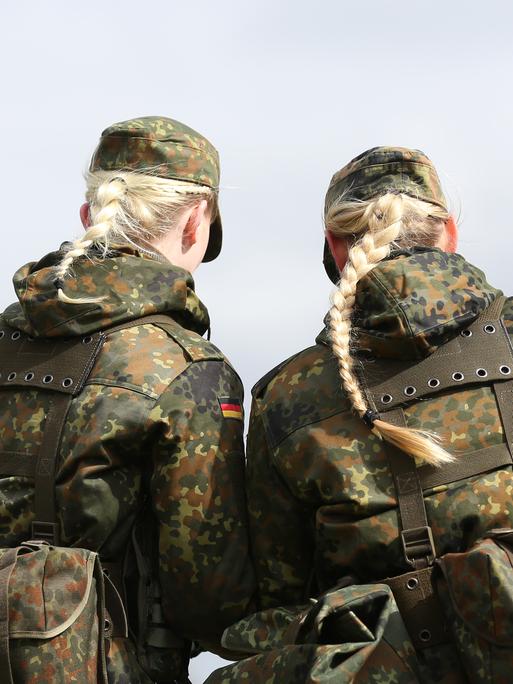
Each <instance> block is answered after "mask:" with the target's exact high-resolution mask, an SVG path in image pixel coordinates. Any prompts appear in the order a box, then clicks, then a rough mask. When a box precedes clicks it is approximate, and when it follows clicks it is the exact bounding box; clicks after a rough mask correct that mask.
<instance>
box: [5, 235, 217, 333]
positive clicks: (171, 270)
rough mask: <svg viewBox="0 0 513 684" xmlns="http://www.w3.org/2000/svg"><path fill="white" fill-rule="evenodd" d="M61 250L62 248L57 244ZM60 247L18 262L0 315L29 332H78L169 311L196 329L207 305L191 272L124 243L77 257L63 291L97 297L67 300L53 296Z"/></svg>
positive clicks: (204, 324)
mask: <svg viewBox="0 0 513 684" xmlns="http://www.w3.org/2000/svg"><path fill="white" fill-rule="evenodd" d="M61 250H62V248H61ZM62 257H63V252H62V251H59V252H52V253H51V254H48V255H47V256H45V257H44V258H43V259H41V260H40V261H39V262H32V263H28V264H26V265H25V266H22V267H21V268H20V269H18V271H16V273H15V274H14V277H13V283H14V289H15V290H16V294H17V296H18V302H16V303H15V304H12V305H11V306H9V307H8V308H7V309H6V311H5V312H4V314H3V315H4V319H5V321H6V322H7V323H8V324H9V325H11V326H13V327H15V328H18V329H20V330H23V331H24V332H26V333H27V334H29V335H32V336H33V337H66V336H70V335H84V334H88V333H92V332H95V331H97V330H101V329H103V328H107V327H110V326H112V325H116V324H118V323H123V322H125V321H130V320H133V319H135V318H140V317H141V316H148V315H150V314H156V313H159V314H164V313H165V314H169V315H171V316H172V317H173V318H174V319H176V320H177V321H178V322H179V323H180V324H182V325H183V326H184V327H186V328H189V329H191V330H194V331H195V332H197V333H199V334H200V335H202V334H203V333H204V332H205V331H206V330H207V328H208V327H209V317H208V311H207V309H206V308H205V306H204V305H203V304H202V303H201V301H200V300H199V299H198V297H197V296H196V294H195V292H194V281H193V279H192V276H191V274H190V273H189V272H188V271H185V270H184V269H182V268H178V267H177V266H173V265H172V264H171V263H169V262H168V261H164V262H160V261H158V260H157V259H153V258H149V257H147V256H146V255H143V254H142V253H140V252H138V251H137V250H135V249H131V248H129V247H122V248H116V249H115V250H113V251H111V252H109V254H108V255H107V257H105V258H101V259H94V260H92V259H89V258H80V259H77V260H76V261H75V262H74V263H73V267H72V269H71V271H70V274H69V276H67V277H66V278H65V279H64V285H63V288H64V292H65V293H66V295H68V297H73V298H84V297H88V298H91V297H94V298H95V297H103V299H102V301H100V302H98V303H87V304H85V303H84V304H67V303H65V302H61V301H60V300H59V299H58V297H57V285H58V284H57V283H56V277H55V269H54V266H55V265H56V264H58V263H59V261H60V260H61V259H62Z"/></svg>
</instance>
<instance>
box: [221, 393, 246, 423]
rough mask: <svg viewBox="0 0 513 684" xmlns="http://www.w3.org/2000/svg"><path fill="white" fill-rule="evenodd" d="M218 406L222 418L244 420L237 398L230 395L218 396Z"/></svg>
mask: <svg viewBox="0 0 513 684" xmlns="http://www.w3.org/2000/svg"><path fill="white" fill-rule="evenodd" d="M219 406H220V407H221V413H222V414H223V417H224V418H235V419H236V420H244V416H243V412H242V405H241V403H240V401H239V400H238V399H233V398H232V397H219Z"/></svg>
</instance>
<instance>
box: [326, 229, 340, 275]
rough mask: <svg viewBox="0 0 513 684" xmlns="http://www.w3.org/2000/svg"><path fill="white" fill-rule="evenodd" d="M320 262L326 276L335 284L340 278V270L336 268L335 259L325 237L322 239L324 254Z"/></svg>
mask: <svg viewBox="0 0 513 684" xmlns="http://www.w3.org/2000/svg"><path fill="white" fill-rule="evenodd" d="M322 263H323V264H324V269H325V270H326V273H327V274H328V278H329V279H330V280H331V282H332V283H335V285H336V284H337V283H338V281H339V280H340V271H339V270H338V268H337V265H336V263H335V260H334V259H333V256H332V254H331V250H330V247H329V245H328V241H327V240H326V239H325V240H324V256H323V258H322Z"/></svg>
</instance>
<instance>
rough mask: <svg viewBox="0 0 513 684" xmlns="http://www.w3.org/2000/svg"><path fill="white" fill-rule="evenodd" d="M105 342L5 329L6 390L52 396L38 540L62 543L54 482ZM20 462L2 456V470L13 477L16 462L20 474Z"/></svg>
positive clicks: (37, 506)
mask: <svg viewBox="0 0 513 684" xmlns="http://www.w3.org/2000/svg"><path fill="white" fill-rule="evenodd" d="M104 339H105V336H104V334H103V333H101V332H99V333H96V334H94V335H85V336H83V337H76V338H75V337H74V338H67V339H50V338H45V339H33V338H31V337H29V336H28V335H26V334H24V333H22V332H20V331H19V330H15V329H14V328H10V327H9V326H7V325H6V324H5V323H2V324H0V389H1V388H11V387H20V388H23V389H29V388H37V389H39V390H43V391H44V392H47V393H49V394H50V409H49V411H48V414H47V416H46V422H45V428H44V435H43V442H42V444H41V447H40V449H39V454H38V457H37V461H36V466H35V473H34V478H35V485H34V486H35V493H34V497H35V498H34V513H35V518H34V521H33V523H32V531H31V536H32V538H33V539H42V540H43V541H48V542H49V543H51V544H57V543H58V537H59V535H58V529H57V518H56V511H55V491H54V490H55V487H54V478H55V464H56V459H57V454H58V452H59V444H60V440H61V435H62V429H63V427H64V423H65V421H66V416H67V413H68V409H69V406H70V404H71V401H72V399H73V397H74V396H76V395H77V394H78V393H79V392H80V391H81V389H82V387H83V386H84V383H85V381H86V379H87V377H88V375H89V373H90V371H91V369H92V366H93V364H94V360H95V358H96V356H97V355H98V352H99V351H100V349H101V346H102V344H103V341H104ZM18 456H19V455H18V454H6V453H3V454H1V455H0V460H1V464H2V469H3V470H5V471H6V473H7V474H8V473H9V470H10V468H9V462H10V461H12V463H13V469H14V472H17V468H16V464H15V461H16V459H17V457H18ZM22 469H23V468H22Z"/></svg>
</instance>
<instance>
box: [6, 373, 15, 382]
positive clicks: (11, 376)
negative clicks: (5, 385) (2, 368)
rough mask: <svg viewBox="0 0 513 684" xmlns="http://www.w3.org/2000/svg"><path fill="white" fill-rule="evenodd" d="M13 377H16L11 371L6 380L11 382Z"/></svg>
mask: <svg viewBox="0 0 513 684" xmlns="http://www.w3.org/2000/svg"><path fill="white" fill-rule="evenodd" d="M15 377H16V373H15V372H14V371H13V372H12V373H9V375H8V376H7V381H8V382H12V381H13V380H14V378H15Z"/></svg>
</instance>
